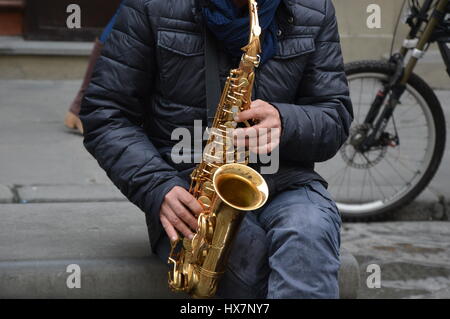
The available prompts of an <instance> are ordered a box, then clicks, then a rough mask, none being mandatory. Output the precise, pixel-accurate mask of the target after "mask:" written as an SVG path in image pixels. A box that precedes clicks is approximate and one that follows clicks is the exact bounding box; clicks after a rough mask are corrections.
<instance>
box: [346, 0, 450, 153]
mask: <svg viewBox="0 0 450 319" xmlns="http://www.w3.org/2000/svg"><path fill="white" fill-rule="evenodd" d="M433 4H436V5H435V7H434V9H433V10H432V13H431V14H429V12H430V10H431V8H432V6H433ZM449 8H450V4H449V0H425V1H424V4H423V5H422V7H421V8H420V10H417V8H414V9H416V12H414V13H412V14H411V15H410V16H409V17H408V19H407V24H408V25H409V26H410V27H411V30H410V32H409V34H408V36H407V38H406V39H405V41H404V43H403V46H402V48H401V50H400V52H399V53H396V54H394V55H392V56H391V58H390V62H391V63H392V64H393V65H395V72H394V74H393V76H392V77H391V78H390V79H389V82H388V83H386V84H385V85H384V87H383V88H382V89H381V90H380V91H379V92H378V93H377V95H376V97H375V100H374V101H373V103H372V105H371V107H370V110H369V112H368V114H367V116H366V118H365V120H364V124H363V125H364V126H363V127H364V130H365V132H364V131H363V132H358V134H355V136H352V137H351V144H352V145H353V146H354V147H355V148H356V149H357V150H359V151H361V152H365V151H368V150H369V149H370V148H371V147H373V146H379V145H381V146H385V145H384V144H383V143H394V144H396V145H398V144H399V140H398V136H397V137H395V139H394V141H393V140H390V141H382V138H381V137H382V134H383V132H384V129H385V128H386V126H387V124H388V122H389V120H390V118H391V117H392V114H393V113H394V110H395V108H396V106H397V105H398V104H399V101H400V98H401V96H402V95H403V93H404V91H405V90H406V84H407V83H408V81H409V78H410V77H411V74H412V73H413V71H414V69H415V67H416V65H417V62H418V61H419V59H421V58H422V57H423V55H424V53H425V51H426V49H427V48H428V45H429V44H430V43H431V42H437V43H438V46H439V49H440V51H441V55H442V58H443V59H444V62H445V64H446V66H447V72H448V74H449V75H450V49H449V48H448V47H447V43H448V42H450V24H445V23H443V22H444V18H445V15H446V11H448V9H449ZM424 24H425V28H424V30H423V32H422V33H421V34H420V37H418V34H419V33H420V30H421V29H422V26H423V25H424ZM410 51H411V55H410V58H409V60H408V62H407V64H406V65H405V64H404V62H405V59H406V57H407V55H408V53H409V52H410ZM389 93H391V94H390V95H389ZM388 96H389V100H388V101H387V103H386V106H385V107H384V109H383V111H382V113H381V115H380V116H378V115H379V113H380V111H381V107H382V105H383V104H384V102H385V100H386V98H387V97H388ZM377 117H378V120H376V119H377ZM374 122H375V125H374ZM370 128H372V131H371V133H370V134H368V132H369V130H370ZM386 145H388V144H386ZM389 145H391V144H389Z"/></svg>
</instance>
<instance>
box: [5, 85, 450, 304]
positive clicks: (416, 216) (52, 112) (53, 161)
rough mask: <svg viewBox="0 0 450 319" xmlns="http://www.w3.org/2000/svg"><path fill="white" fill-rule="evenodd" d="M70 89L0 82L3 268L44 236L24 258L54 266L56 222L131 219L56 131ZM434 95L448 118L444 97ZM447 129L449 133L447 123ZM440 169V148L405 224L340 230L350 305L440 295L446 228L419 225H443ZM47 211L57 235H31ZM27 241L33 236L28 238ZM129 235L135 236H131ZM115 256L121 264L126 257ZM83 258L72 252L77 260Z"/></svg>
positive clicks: (446, 288)
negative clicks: (348, 258) (356, 285)
mask: <svg viewBox="0 0 450 319" xmlns="http://www.w3.org/2000/svg"><path fill="white" fill-rule="evenodd" d="M79 84H80V82H79V81H25V80H14V81H9V80H0V219H1V223H2V226H3V227H2V232H1V233H0V262H1V261H5V258H7V259H8V260H21V259H22V257H23V256H27V255H28V253H29V252H30V250H29V249H32V247H33V245H28V244H27V242H32V243H35V244H38V243H39V240H41V239H43V236H44V237H45V236H52V237H53V238H54V241H55V242H54V245H53V246H49V247H48V250H44V251H34V252H33V254H32V256H35V255H36V254H37V255H39V254H41V255H39V256H38V257H39V258H38V259H43V258H45V257H46V256H50V257H52V258H54V257H55V255H58V254H57V253H56V252H57V251H58V249H59V248H58V247H59V244H61V245H63V244H64V243H65V244H67V243H68V241H66V242H64V243H58V239H57V236H56V235H55V234H58V233H59V234H64V227H63V226H64V220H65V219H67V218H69V219H67V220H70V217H71V216H73V217H72V218H73V219H74V220H76V218H80V223H83V221H84V223H85V224H86V218H89V216H93V215H95V216H96V218H100V219H102V220H103V221H107V220H108V218H109V217H108V216H109V215H108V212H118V211H120V212H123V211H128V210H129V211H130V212H134V213H133V214H135V215H136V214H138V213H139V212H138V210H137V208H136V207H134V206H133V205H132V204H130V203H129V202H127V201H125V198H124V197H123V195H122V194H120V192H119V191H118V190H117V189H116V188H115V187H114V186H113V185H112V183H111V182H110V181H109V179H108V178H107V176H106V174H105V173H104V172H103V170H101V169H100V168H99V167H98V164H97V163H96V161H95V160H94V159H93V158H92V157H91V156H90V154H88V153H87V152H86V151H85V149H84V148H83V145H82V138H81V137H80V136H79V135H77V134H74V133H72V132H70V131H69V130H67V129H65V128H64V126H63V125H62V121H63V118H64V114H65V112H66V111H67V107H68V105H69V103H70V101H71V99H72V98H73V96H74V95H75V92H76V90H77V88H78V86H79ZM437 93H438V96H439V98H440V100H441V102H442V103H443V106H444V110H445V113H446V115H447V118H448V119H450V105H449V102H448V101H450V91H438V92H437ZM447 128H448V131H450V129H449V125H448V124H447ZM449 165H450V151H449V148H447V150H446V153H445V157H444V160H443V163H442V165H441V167H440V169H439V171H438V174H437V175H436V178H435V179H434V180H433V181H432V183H431V184H430V186H429V187H428V188H427V189H426V190H425V192H424V193H423V194H422V195H421V196H420V197H419V198H418V199H417V200H416V201H415V202H414V203H413V204H411V205H409V206H408V207H406V208H405V209H404V210H403V211H402V212H401V213H400V214H398V215H397V217H396V218H397V220H403V221H406V220H408V221H409V222H388V223H374V224H346V225H345V226H344V229H343V234H342V242H343V246H344V247H345V248H346V249H347V250H349V251H350V252H351V253H353V254H354V255H355V256H356V258H357V259H358V261H359V262H360V267H361V288H360V295H359V296H360V298H442V297H447V298H448V297H450V257H449V256H450V244H449V243H450V223H448V222H444V221H440V222H438V221H436V222H424V220H430V219H434V220H445V219H446V218H447V217H448V214H449V211H448V203H449V200H450V170H449ZM118 202H120V203H118ZM26 203H27V204H26ZM443 203H444V205H443ZM25 204H26V205H25ZM58 205H60V206H58ZM47 209H49V211H51V212H54V214H55V218H59V219H58V220H60V223H59V225H60V226H61V227H60V228H57V229H56V233H54V234H52V233H51V231H49V232H48V234H47V235H46V232H43V231H42V229H40V228H39V227H41V228H42V227H44V228H45V227H49V229H53V228H52V227H54V226H55V225H56V224H55V225H53V226H52V225H50V224H47V223H40V222H39V220H30V219H29V218H28V217H25V216H27V214H28V216H29V215H32V214H31V212H32V211H34V210H36V212H39V213H40V214H44V215H45V214H46V213H45V212H46V210H47ZM50 209H51V210H50ZM446 209H447V211H446ZM99 212H100V213H99ZM103 212H105V213H103ZM2 214H4V215H3V216H6V215H7V216H16V217H15V218H16V219H14V220H23V222H24V223H29V226H30V235H27V232H26V231H25V229H24V228H22V231H21V233H16V232H15V231H16V230H17V228H16V227H15V226H14V225H13V224H11V225H10V227H7V225H6V224H4V222H5V221H6V219H4V218H2ZM59 214H61V216H59ZM90 214H91V215H90ZM97 214H100V215H99V216H97ZM20 216H23V218H20ZM46 216H48V214H47V215H46ZM111 216H115V217H114V218H116V219H115V220H114V221H111V224H108V223H107V224H103V222H102V225H104V227H105V229H104V231H106V234H108V232H109V230H111V232H113V230H114V231H115V232H114V234H119V233H120V226H119V224H116V222H118V221H119V222H120V221H121V220H122V219H121V218H125V217H121V216H122V215H120V216H119V215H118V214H112V215H111ZM142 217H143V216H139V218H137V217H136V218H135V219H130V220H128V219H127V218H125V219H123V220H122V221H123V222H124V225H125V226H126V227H127V231H130V232H132V233H134V234H135V235H133V236H134V237H133V236H131V235H130V236H128V235H127V234H123V236H124V237H123V238H121V240H122V239H124V240H125V242H126V241H128V240H131V241H132V242H133V243H135V244H136V240H137V238H138V237H139V240H145V243H142V244H136V245H135V246H134V247H138V248H139V250H140V251H141V252H143V251H144V250H145V251H146V249H147V247H144V245H147V242H146V240H147V239H146V236H145V223H144V220H143V218H142ZM5 218H6V217H5ZM412 221H413V222H412ZM85 224H84V226H83V227H84V228H83V229H84V231H86V232H87V234H89V236H90V237H87V238H86V243H85V244H83V245H81V246H77V249H78V248H79V247H89V246H90V245H91V243H93V241H92V240H93V239H94V238H96V237H95V234H96V227H101V226H100V225H94V226H93V228H92V229H90V228H86V227H85ZM80 225H81V224H80ZM22 226H23V225H22ZM55 227H56V226H55ZM32 233H34V234H35V236H36V237H33V236H31V234H32ZM111 234H112V233H111ZM136 234H139V236H137V237H136ZM78 235H80V234H78ZM108 236H109V235H108ZM144 237H145V239H144ZM64 238H68V240H69V239H70V235H67V234H66V236H65V237H64ZM114 238H115V240H113V239H114ZM35 240H36V242H34V241H35ZM47 240H48V238H47ZM103 240H105V241H106V242H107V241H108V240H111V244H112V245H113V246H108V245H106V246H105V247H102V244H99V243H96V244H95V245H92V249H93V250H95V249H97V250H98V251H100V252H102V251H103V252H105V254H107V252H108V248H111V247H117V246H114V245H120V244H119V242H120V240H118V239H117V237H116V235H114V236H112V237H110V238H109V239H108V237H106V238H103ZM69 242H70V241H69ZM104 244H105V243H104ZM86 251H87V252H89V251H90V250H89V249H87V250H86ZM123 251H124V254H125V255H124V256H128V257H129V256H131V257H133V256H135V255H134V254H133V252H132V251H129V252H127V250H126V249H124V250H123ZM83 252H84V250H83ZM83 252H82V251H80V254H82V253H83ZM127 253H130V255H127ZM37 255H36V256H37ZM21 256H22V257H21ZM66 257H67V258H69V257H70V256H66ZM66 257H64V256H61V258H66ZM36 258H37V257H36ZM105 258H109V257H108V256H106V257H105ZM372 263H375V264H379V265H380V267H381V270H382V288H381V289H369V288H367V287H366V285H365V282H366V279H367V276H368V275H369V274H368V273H366V272H365V270H366V266H367V265H368V264H372ZM139 267H140V266H139ZM114 271H115V270H114ZM0 288H1V287H0ZM142 289H143V290H145V289H147V288H146V287H143V288H142Z"/></svg>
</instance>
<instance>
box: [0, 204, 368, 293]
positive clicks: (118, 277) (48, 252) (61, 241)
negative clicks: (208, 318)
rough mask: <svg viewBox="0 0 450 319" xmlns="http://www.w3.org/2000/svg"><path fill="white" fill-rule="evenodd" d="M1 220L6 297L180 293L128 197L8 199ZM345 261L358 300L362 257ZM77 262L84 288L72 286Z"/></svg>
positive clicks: (343, 275) (346, 286)
mask: <svg viewBox="0 0 450 319" xmlns="http://www.w3.org/2000/svg"><path fill="white" fill-rule="evenodd" d="M0 219H1V221H2V222H1V224H0V298H172V297H174V295H173V293H171V292H170V291H169V290H168V288H167V271H168V268H167V265H166V264H165V263H164V262H163V261H161V260H159V259H158V258H157V257H156V256H154V255H152V254H151V251H150V246H149V243H148V234H147V227H146V224H145V218H144V215H143V213H142V212H141V211H140V210H139V209H138V208H136V207H135V206H133V205H132V204H130V203H127V202H118V203H117V202H115V203H56V204H28V205H18V204H3V205H0ZM341 261H342V266H341V270H340V273H339V276H340V278H339V281H340V287H341V298H356V293H357V290H358V287H359V267H358V263H357V262H356V260H355V258H354V257H353V256H352V255H350V254H349V253H348V252H346V251H342V258H341ZM73 264H75V265H78V266H79V267H80V268H79V269H80V271H81V272H80V278H81V281H80V283H81V288H68V286H67V281H68V280H69V281H70V280H71V278H72V277H70V276H71V275H72V272H73V270H71V268H70V267H69V269H68V268H67V267H68V266H70V265H73ZM67 270H69V271H71V272H67ZM176 297H177V298H183V297H185V296H184V295H179V294H177V295H176Z"/></svg>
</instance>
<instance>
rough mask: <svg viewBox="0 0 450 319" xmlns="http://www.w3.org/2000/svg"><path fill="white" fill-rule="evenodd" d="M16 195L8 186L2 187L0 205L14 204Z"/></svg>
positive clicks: (0, 186) (0, 189) (0, 187)
mask: <svg viewBox="0 0 450 319" xmlns="http://www.w3.org/2000/svg"><path fill="white" fill-rule="evenodd" d="M13 201H14V194H13V193H12V191H11V189H10V188H9V187H8V186H5V185H0V204H4V203H12V202H13Z"/></svg>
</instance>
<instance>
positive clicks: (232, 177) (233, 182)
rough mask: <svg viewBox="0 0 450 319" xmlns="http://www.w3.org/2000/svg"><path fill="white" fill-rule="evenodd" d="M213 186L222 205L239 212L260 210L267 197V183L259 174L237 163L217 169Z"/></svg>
mask: <svg viewBox="0 0 450 319" xmlns="http://www.w3.org/2000/svg"><path fill="white" fill-rule="evenodd" d="M213 185H214V188H215V190H216V193H217V195H218V196H219V198H220V199H221V200H222V201H223V202H224V203H226V204H227V205H229V206H231V207H233V208H235V209H237V210H240V211H250V210H255V209H258V208H260V207H261V206H263V205H264V204H265V203H266V201H267V198H268V196H269V189H268V186H267V183H266V181H265V180H264V178H263V177H262V176H261V174H259V173H258V172H257V171H255V170H254V169H253V168H251V167H248V166H247V165H243V164H238V163H231V164H225V165H223V166H221V167H220V168H219V169H217V171H216V172H215V174H214V176H213Z"/></svg>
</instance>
